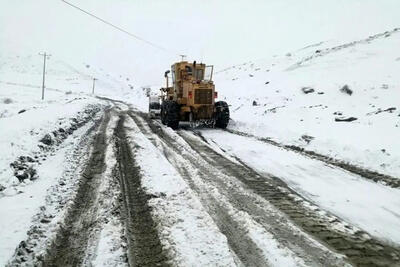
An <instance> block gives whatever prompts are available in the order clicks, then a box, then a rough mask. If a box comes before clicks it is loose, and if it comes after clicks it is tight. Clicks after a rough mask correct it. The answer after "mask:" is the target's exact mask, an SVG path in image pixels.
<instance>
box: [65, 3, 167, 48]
mask: <svg viewBox="0 0 400 267" xmlns="http://www.w3.org/2000/svg"><path fill="white" fill-rule="evenodd" d="M61 1H62V2H64V3H65V4H67V5H70V6H71V7H73V8H76V9H78V10H79V11H81V12H83V13H85V14H87V15H89V16H91V17H93V18H95V19H97V20H100V21H101V22H103V23H105V24H107V25H109V26H111V27H113V28H115V29H117V30H119V31H121V32H123V33H125V34H127V35H129V36H131V37H133V38H135V39H137V40H139V41H141V42H144V43H146V44H148V45H151V46H153V47H155V48H157V49H160V50H163V51H165V52H170V53H173V52H171V51H169V50H168V49H166V48H164V47H162V46H159V45H157V44H155V43H153V42H150V41H147V40H146V39H143V38H142V37H140V36H137V35H136V34H133V33H131V32H128V31H126V30H124V29H122V28H121V27H118V26H116V25H114V24H112V23H110V22H108V21H106V20H104V19H102V18H100V17H98V16H96V15H94V14H92V13H90V12H88V11H86V10H83V9H82V8H80V7H78V6H76V5H74V4H71V3H69V2H67V1H65V0H61ZM174 54H175V53H174Z"/></svg>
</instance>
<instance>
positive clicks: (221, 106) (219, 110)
mask: <svg viewBox="0 0 400 267" xmlns="http://www.w3.org/2000/svg"><path fill="white" fill-rule="evenodd" d="M228 123H229V106H228V104H227V103H226V102H225V101H218V102H216V103H215V126H216V127H218V128H222V129H225V128H226V127H227V126H228Z"/></svg>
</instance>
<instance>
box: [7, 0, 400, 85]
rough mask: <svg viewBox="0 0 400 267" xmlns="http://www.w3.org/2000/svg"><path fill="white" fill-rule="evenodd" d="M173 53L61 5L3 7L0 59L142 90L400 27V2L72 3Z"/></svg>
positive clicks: (34, 0) (23, 0)
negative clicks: (195, 67) (84, 67)
mask: <svg viewBox="0 0 400 267" xmlns="http://www.w3.org/2000/svg"><path fill="white" fill-rule="evenodd" d="M69 1H70V2H71V3H74V4H76V5H79V6H80V7H82V8H84V9H86V10H88V11H90V12H93V13H94V14H96V15H98V16H100V17H102V18H104V19H105V20H107V21H110V22H112V23H114V24H116V25H118V26H121V27H122V28H124V29H126V30H127V31H130V32H132V33H134V34H136V35H138V36H140V37H142V38H144V39H146V40H148V41H151V42H153V43H155V44H157V45H159V46H162V47H164V48H166V49H167V51H164V50H159V49H156V48H154V47H152V46H149V45H148V44H145V43H143V42H140V41H138V40H136V39H134V38H132V37H129V36H127V35H125V34H123V33H121V32H118V31H116V30H115V29H113V28H111V27H109V26H108V25H105V24H103V23H101V22H99V21H97V20H95V19H93V18H91V17H89V16H87V15H85V14H83V13H80V12H79V11H77V10H75V9H73V8H71V7H70V6H68V5H66V4H65V3H63V2H62V1H61V0H18V1H16V0H0V53H1V55H5V54H9V53H11V54H19V55H28V54H37V53H38V52H39V51H48V52H50V53H52V54H53V55H55V56H57V57H58V58H61V59H63V60H65V61H67V62H69V63H72V64H82V63H83V62H85V63H86V62H87V63H90V64H91V65H95V66H97V67H101V68H104V69H107V70H108V71H110V72H111V73H115V74H119V73H121V74H123V75H126V76H128V77H134V78H135V79H136V81H137V82H139V83H141V84H157V83H160V82H162V77H163V76H162V75H163V71H164V70H165V69H167V68H168V67H169V66H170V65H171V63H173V62H174V61H177V60H178V59H179V57H178V55H179V54H186V55H188V59H189V60H198V61H203V62H206V63H207V64H214V65H216V69H222V68H224V67H226V66H229V65H232V64H238V63H241V62H245V61H249V60H253V59H259V58H268V57H270V56H272V55H274V54H282V53H286V52H289V51H292V50H296V49H298V48H301V47H303V46H306V45H309V44H312V43H316V42H320V41H326V40H338V39H339V40H344V41H345V40H353V39H358V38H363V37H366V36H368V35H370V34H375V33H378V32H382V31H385V30H390V29H393V28H394V27H400V16H399V11H400V1H399V0H264V1H261V0H252V1H251V0H247V1H245V0H229V1H226V0H197V1H191V0H185V1H183V0H181V1H178V0H141V1H139V0H80V1H78V0H69Z"/></svg>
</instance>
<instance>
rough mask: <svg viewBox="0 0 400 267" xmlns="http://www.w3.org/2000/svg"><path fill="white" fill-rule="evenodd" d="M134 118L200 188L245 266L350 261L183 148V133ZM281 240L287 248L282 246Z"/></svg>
mask: <svg viewBox="0 0 400 267" xmlns="http://www.w3.org/2000/svg"><path fill="white" fill-rule="evenodd" d="M131 117H133V119H134V120H135V121H136V124H137V125H138V127H139V128H141V130H142V132H143V133H144V134H145V135H147V136H148V139H149V140H151V141H152V142H153V144H154V145H155V146H156V147H158V148H159V149H160V150H161V151H162V152H164V154H165V156H166V158H167V159H168V160H169V161H170V162H171V164H172V165H173V166H175V168H176V169H177V170H178V172H180V174H181V175H182V176H183V177H184V179H185V180H186V181H187V182H188V184H189V185H190V187H191V188H192V189H193V190H194V191H195V192H197V194H198V195H199V198H200V199H201V201H202V203H203V205H205V207H206V208H207V209H208V212H209V214H210V215H211V217H212V218H213V219H214V221H215V222H216V224H217V226H218V227H219V228H220V231H221V232H222V233H224V234H225V235H226V237H227V239H228V242H229V244H230V246H231V248H232V249H233V250H234V251H235V253H236V254H237V255H238V257H239V258H240V259H241V261H242V262H243V263H244V264H245V265H246V266H259V265H265V264H271V265H275V266H277V265H278V266H279V265H284V266H289V265H296V266H301V265H304V263H305V264H306V265H311V266H344V265H346V263H345V262H344V261H343V260H342V259H341V258H340V256H338V255H336V254H335V253H332V252H331V251H330V250H328V249H326V248H324V247H323V246H321V245H320V244H319V243H318V242H316V241H315V240H312V239H310V238H309V237H308V236H306V235H305V234H304V233H302V232H300V230H298V229H297V228H296V227H291V226H288V224H287V219H286V218H285V217H284V216H282V215H278V214H276V209H273V208H272V210H271V209H268V208H267V207H266V206H271V205H268V203H266V202H265V200H264V199H262V198H260V197H258V196H257V195H255V194H253V193H251V192H250V194H248V190H246V189H243V188H242V187H241V186H240V188H239V189H237V188H235V187H234V186H232V185H231V184H230V183H231V182H230V181H231V180H232V179H234V180H235V181H237V179H236V178H231V177H228V176H226V175H224V174H223V173H222V172H221V171H220V170H218V169H217V168H216V167H215V165H216V164H215V163H213V164H209V163H207V162H204V160H202V158H201V156H200V155H199V154H198V153H197V152H196V151H193V150H191V149H189V151H185V149H184V148H183V147H182V144H179V143H178V142H177V139H181V138H180V137H179V136H170V133H166V132H165V131H163V130H162V129H161V128H157V126H155V125H153V124H152V123H151V122H149V121H147V123H149V125H147V124H146V123H145V122H144V121H143V120H142V119H141V118H140V117H139V116H138V115H136V114H131ZM182 141H183V140H182ZM187 146H188V145H187ZM182 154H183V155H182ZM181 155H182V156H181ZM246 193H247V194H246ZM249 221H250V223H249ZM236 224H238V225H239V226H237V225H236ZM254 225H256V226H257V227H258V229H255V228H257V227H254ZM249 229H250V231H249ZM255 232H258V234H259V235H260V236H262V238H263V239H264V241H265V242H268V243H270V244H267V243H263V242H258V241H259V240H257V239H259V238H260V236H258V237H257V235H254V233H255ZM270 233H273V235H271V234H270ZM275 239H276V240H279V243H278V242H276V241H275ZM282 244H283V245H284V247H285V248H284V249H282V248H281V246H282ZM274 245H276V247H274ZM286 247H287V248H288V249H286ZM289 249H290V250H289ZM266 250H267V252H266ZM268 250H269V251H268ZM263 252H264V253H263ZM282 252H284V253H286V255H285V256H283V257H284V258H286V260H287V262H282V261H281V262H279V260H282V258H279V257H276V255H277V254H279V253H281V255H280V256H281V257H282ZM249 253H250V254H249ZM257 254H258V255H257ZM267 258H268V259H267ZM300 259H301V260H300ZM303 260H304V262H302V261H303ZM296 261H297V262H296ZM294 262H295V263H294Z"/></svg>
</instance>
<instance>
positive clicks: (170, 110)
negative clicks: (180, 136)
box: [166, 101, 180, 130]
mask: <svg viewBox="0 0 400 267" xmlns="http://www.w3.org/2000/svg"><path fill="white" fill-rule="evenodd" d="M179 109H180V108H179V105H178V103H176V102H175V101H168V104H167V108H166V123H167V126H168V127H171V128H172V129H174V130H175V129H177V128H178V126H179Z"/></svg>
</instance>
